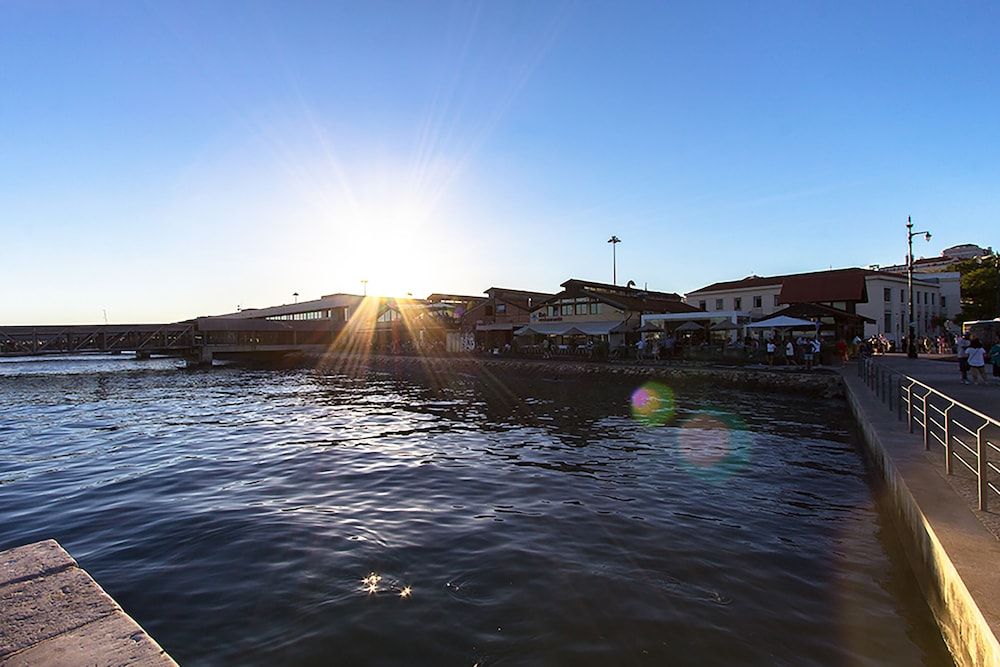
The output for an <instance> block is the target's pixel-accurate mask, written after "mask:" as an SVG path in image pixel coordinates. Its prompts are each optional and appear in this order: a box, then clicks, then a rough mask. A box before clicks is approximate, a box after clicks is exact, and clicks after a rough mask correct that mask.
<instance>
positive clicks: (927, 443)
mask: <svg viewBox="0 0 1000 667" xmlns="http://www.w3.org/2000/svg"><path fill="white" fill-rule="evenodd" d="M930 395H931V392H930V391H925V392H924V449H925V450H927V451H930V450H931V441H930V439H929V438H928V437H927V397H928V396H930Z"/></svg>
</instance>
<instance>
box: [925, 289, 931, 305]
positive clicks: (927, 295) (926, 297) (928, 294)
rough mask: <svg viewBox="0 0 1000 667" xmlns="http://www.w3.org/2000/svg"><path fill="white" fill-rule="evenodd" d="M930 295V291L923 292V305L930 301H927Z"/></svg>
mask: <svg viewBox="0 0 1000 667" xmlns="http://www.w3.org/2000/svg"><path fill="white" fill-rule="evenodd" d="M930 295H931V293H930V292H924V305H925V306H926V305H927V304H928V303H930V301H929V299H930Z"/></svg>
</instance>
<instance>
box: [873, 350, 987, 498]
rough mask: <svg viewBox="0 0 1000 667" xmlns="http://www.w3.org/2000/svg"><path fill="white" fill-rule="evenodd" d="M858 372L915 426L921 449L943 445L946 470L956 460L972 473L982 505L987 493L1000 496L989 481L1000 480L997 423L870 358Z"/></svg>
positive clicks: (951, 470)
mask: <svg viewBox="0 0 1000 667" xmlns="http://www.w3.org/2000/svg"><path fill="white" fill-rule="evenodd" d="M858 377H860V378H862V379H863V380H864V382H865V384H867V385H868V388H869V389H871V390H872V391H873V392H874V393H875V396H877V397H878V398H880V399H881V400H882V403H884V404H886V405H887V406H888V408H889V410H890V411H892V410H893V409H895V412H896V417H897V419H899V420H900V421H903V420H905V421H906V423H907V426H908V428H909V431H910V433H913V432H914V429H915V428H916V429H919V431H920V434H921V436H922V437H923V443H924V449H926V450H927V451H930V450H931V448H932V447H934V446H938V447H941V449H942V450H943V453H944V467H945V472H946V473H947V474H949V475H951V474H954V463H955V461H956V460H957V461H958V462H959V463H961V464H962V465H963V466H964V467H965V468H967V469H968V470H969V472H971V473H972V475H973V478H974V479H975V481H976V487H977V495H978V500H979V509H980V510H982V511H985V510H986V509H987V507H988V506H989V501H990V493H991V492H992V493H994V494H996V495H997V496H1000V487H998V486H997V484H994V483H993V482H992V481H990V480H991V479H997V480H1000V422H998V421H997V420H996V419H993V418H992V417H990V416H989V415H984V414H983V413H982V412H979V411H978V410H975V409H974V408H971V407H969V406H968V405H965V404H964V403H960V402H959V401H956V400H955V399H953V398H952V397H950V396H948V395H947V394H942V393H941V392H940V391H938V390H937V389H935V388H934V387H931V386H929V385H926V384H924V383H923V382H921V381H920V380H917V379H914V378H912V377H910V376H909V375H906V374H905V373H900V372H899V371H896V370H893V369H892V368H888V367H886V366H883V365H882V364H878V363H876V362H875V360H874V359H873V358H871V357H868V358H863V359H861V361H860V362H859V363H858ZM991 459H992V460H991Z"/></svg>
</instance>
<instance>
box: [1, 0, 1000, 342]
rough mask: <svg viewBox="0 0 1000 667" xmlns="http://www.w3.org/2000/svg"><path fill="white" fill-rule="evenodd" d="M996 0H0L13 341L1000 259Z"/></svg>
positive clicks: (4, 207) (4, 305) (4, 219)
mask: <svg viewBox="0 0 1000 667" xmlns="http://www.w3.org/2000/svg"><path fill="white" fill-rule="evenodd" d="M998 46H1000V5H998V4H996V3H989V2H954V3H929V2H928V3H924V2H888V1H887V2H878V3H872V2H824V3H818V2H816V3H814V2H805V1H802V0H796V1H794V2H781V1H774V2H709V3H706V2H700V1H692V2H670V3H663V2H650V3H643V2H607V3H599V2H558V1H557V0H549V1H546V2H537V3H536V2H514V1H509V2H508V1H505V2H483V3H476V2H469V1H463V2H454V3H450V2H418V1H408V2H378V1H372V0H364V1H360V0H359V1H357V2H342V3H337V2H302V1H297V2H289V1H284V2H251V1H241V2H226V1H211V2H197V3H195V2H183V1H178V2H152V1H149V2H139V1H129V2H115V1H105V0H102V1H100V2H47V1H44V0H5V1H4V2H2V3H0V268H2V275H3V280H0V324H45V323H88V322H101V321H104V320H105V319H107V321H109V322H112V323H115V322H117V323H124V322H164V321H176V320H181V319H187V318H189V317H194V316H198V315H207V314H217V313H224V312H231V311H233V310H235V309H236V308H237V307H242V308H247V307H262V306H266V305H274V304H278V303H290V302H292V301H293V300H294V297H293V294H294V293H296V292H297V293H298V294H299V295H300V296H299V297H298V298H299V299H300V300H305V299H309V298H316V297H319V296H320V295H322V294H330V293H335V292H352V293H359V292H361V291H362V289H363V288H362V282H361V281H362V280H367V281H368V283H367V290H368V293H369V294H387V295H405V294H413V295H414V296H418V297H422V296H426V295H427V294H429V293H431V292H449V293H461V294H481V293H482V292H483V290H485V289H487V288H489V287H491V286H503V287H513V288H521V289H529V290H537V291H551V292H556V291H558V290H559V284H560V283H562V282H563V281H565V280H567V279H569V278H571V277H572V278H582V279H589V280H597V281H603V282H610V281H611V277H612V252H611V246H610V245H609V244H608V243H607V240H608V238H609V237H610V236H611V235H612V234H614V235H617V236H618V237H619V238H621V240H622V242H621V243H620V244H618V246H617V275H618V280H619V282H620V283H623V282H625V281H627V280H634V281H635V282H636V283H637V284H638V285H639V286H648V287H649V288H650V289H658V290H664V291H674V292H679V293H682V294H683V293H685V292H688V291H692V290H694V289H697V288H699V287H702V286H704V285H707V284H709V283H712V282H716V281H719V280H732V279H738V278H742V277H745V276H747V275H751V274H757V275H773V274H781V273H791V272H798V271H812V270H822V269H826V268H830V267H833V268H840V267H847V266H868V265H870V264H876V263H877V264H892V263H898V262H902V261H903V259H904V256H905V253H906V229H905V227H904V225H905V224H906V217H907V216H908V215H912V216H913V220H914V225H915V229H917V230H921V231H922V230H929V231H931V232H932V235H933V236H932V239H931V241H930V242H925V241H924V240H923V238H922V237H921V238H919V239H915V244H916V245H915V250H914V252H915V255H916V256H918V257H920V256H934V255H938V254H940V252H941V250H942V249H944V248H946V247H948V246H951V245H955V244H958V243H967V242H971V243H978V244H979V245H983V246H988V245H991V246H993V247H994V248H996V247H998V246H1000V231H998V230H1000V160H998V157H1000V48H998Z"/></svg>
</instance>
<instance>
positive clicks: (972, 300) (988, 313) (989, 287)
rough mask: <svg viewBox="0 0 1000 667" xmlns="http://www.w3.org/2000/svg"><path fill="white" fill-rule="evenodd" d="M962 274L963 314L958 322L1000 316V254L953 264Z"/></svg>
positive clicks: (954, 269)
mask: <svg viewBox="0 0 1000 667" xmlns="http://www.w3.org/2000/svg"><path fill="white" fill-rule="evenodd" d="M950 269H951V270H952V271H959V272H961V274H962V314H961V316H960V317H956V318H955V319H956V320H958V321H968V320H989V319H992V318H994V317H996V316H997V315H1000V291H998V290H1000V254H996V255H993V257H992V259H985V260H982V261H981V260H978V259H967V260H965V261H962V262H956V263H955V264H952V265H951V267H950Z"/></svg>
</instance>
